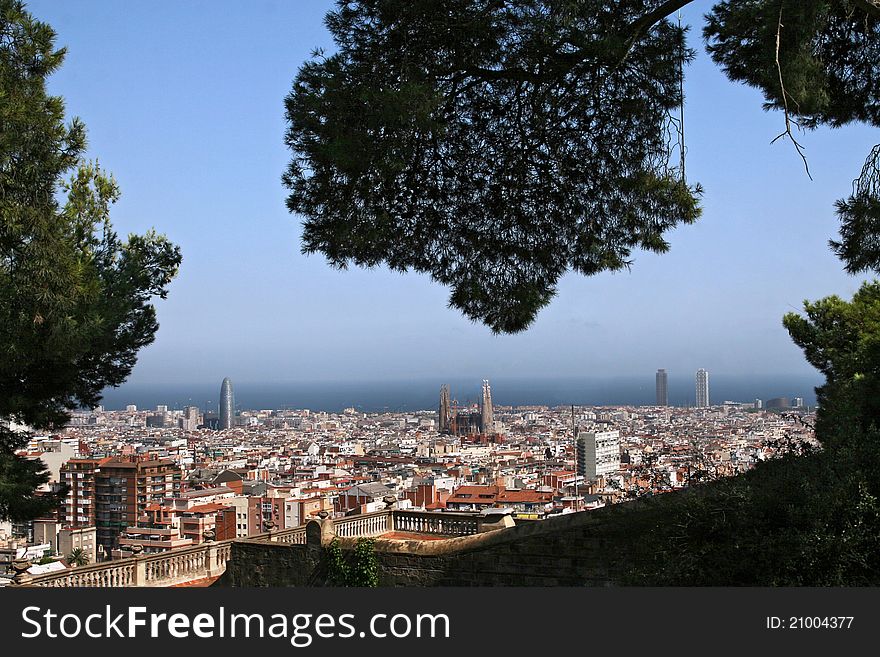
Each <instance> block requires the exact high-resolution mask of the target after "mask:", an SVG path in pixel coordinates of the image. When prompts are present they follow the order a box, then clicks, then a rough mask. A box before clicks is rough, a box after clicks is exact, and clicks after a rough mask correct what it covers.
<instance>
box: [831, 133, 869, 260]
mask: <svg viewBox="0 0 880 657" xmlns="http://www.w3.org/2000/svg"><path fill="white" fill-rule="evenodd" d="M837 216H838V218H839V219H840V241H839V242H838V241H835V240H832V241H831V248H832V249H833V250H834V252H835V253H836V254H837V256H838V257H839V258H840V259H841V260H843V262H844V263H845V266H846V270H847V271H848V272H849V273H851V274H856V273H859V272H863V271H867V270H869V269H873V270H874V271H878V272H880V146H875V147H874V148H873V150H872V151H871V154H870V155H869V156H868V159H867V160H866V161H865V166H864V167H863V168H862V173H861V175H859V177H858V178H857V179H856V180H855V181H854V183H853V193H852V195H851V196H850V197H849V198H848V199H847V200H845V201H843V200H841V201H838V202H837Z"/></svg>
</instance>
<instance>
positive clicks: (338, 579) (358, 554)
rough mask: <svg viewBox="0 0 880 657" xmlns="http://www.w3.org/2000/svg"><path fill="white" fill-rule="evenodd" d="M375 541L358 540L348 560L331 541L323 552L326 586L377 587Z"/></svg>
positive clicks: (336, 540) (377, 569) (336, 543)
mask: <svg viewBox="0 0 880 657" xmlns="http://www.w3.org/2000/svg"><path fill="white" fill-rule="evenodd" d="M374 544H375V541H374V540H373V539H372V538H359V539H357V542H356V543H355V548H354V550H353V552H352V554H351V555H350V556H349V559H346V557H345V555H344V554H343V553H342V549H341V548H340V546H339V539H333V541H332V542H331V543H330V545H329V546H328V547H327V548H326V550H325V555H324V558H325V563H326V566H327V571H326V572H327V584H329V585H330V586H363V587H375V586H379V565H378V563H377V561H376V549H375V545H374Z"/></svg>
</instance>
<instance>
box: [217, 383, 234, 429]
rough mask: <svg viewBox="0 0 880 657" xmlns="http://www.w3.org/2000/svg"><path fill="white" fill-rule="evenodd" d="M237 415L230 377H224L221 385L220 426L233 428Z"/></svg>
mask: <svg viewBox="0 0 880 657" xmlns="http://www.w3.org/2000/svg"><path fill="white" fill-rule="evenodd" d="M234 417H235V393H234V392H233V391H232V381H230V380H229V377H226V378H225V379H223V383H222V384H221V386H220V428H221V429H231V428H232V426H233V423H234Z"/></svg>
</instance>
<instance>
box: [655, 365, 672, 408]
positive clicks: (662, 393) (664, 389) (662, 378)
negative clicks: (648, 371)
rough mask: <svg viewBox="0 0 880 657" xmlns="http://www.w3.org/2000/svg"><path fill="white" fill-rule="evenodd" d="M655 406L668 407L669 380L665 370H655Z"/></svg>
mask: <svg viewBox="0 0 880 657" xmlns="http://www.w3.org/2000/svg"><path fill="white" fill-rule="evenodd" d="M656 380H657V381H656V382H657V406H669V385H668V384H669V379H668V377H667V376H666V370H657V377H656Z"/></svg>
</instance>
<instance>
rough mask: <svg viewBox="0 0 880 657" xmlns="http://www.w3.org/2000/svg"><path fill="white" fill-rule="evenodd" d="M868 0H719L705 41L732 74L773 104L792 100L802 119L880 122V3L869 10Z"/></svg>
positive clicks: (810, 124) (810, 123)
mask: <svg viewBox="0 0 880 657" xmlns="http://www.w3.org/2000/svg"><path fill="white" fill-rule="evenodd" d="M865 5H866V3H864V2H855V1H849V0H727V1H725V2H719V3H718V4H716V5H715V6H714V7H713V8H712V11H711V12H710V13H709V14H708V15H707V16H706V21H707V22H706V26H705V28H704V30H703V36H704V37H705V39H706V43H707V45H706V49H707V50H708V51H709V54H710V55H711V56H712V59H713V60H714V61H715V63H717V64H718V65H719V66H721V67H722V68H723V69H724V72H725V73H726V74H727V76H728V77H729V78H730V79H731V80H736V81H738V82H745V83H746V84H748V85H750V86H753V87H757V88H758V89H760V90H761V91H762V92H763V94H764V98H765V99H766V104H765V107H766V108H767V109H783V108H784V107H785V106H786V105H787V106H788V110H789V113H790V114H791V115H792V117H793V118H795V119H797V120H798V122H799V123H800V125H802V126H803V127H806V128H815V127H816V126H818V125H820V124H827V125H831V126H841V125H845V124H847V123H851V122H853V121H862V122H866V123H870V124H872V125H875V126H880V7H878V10H877V11H866V7H865ZM780 10H781V12H782V14H781V20H780ZM780 23H781V25H782V27H780ZM777 33H778V34H779V67H777V63H776V58H777V51H776V38H777ZM779 68H781V70H782V79H783V85H784V88H785V92H786V98H783V93H782V86H783V85H780V81H779V77H780V71H779ZM786 101H787V102H786Z"/></svg>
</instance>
